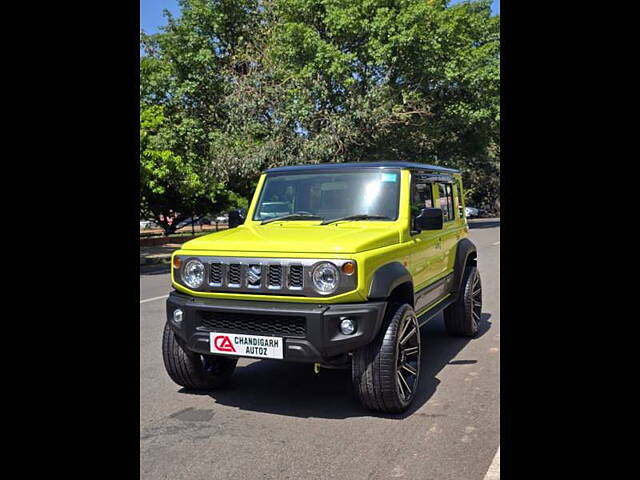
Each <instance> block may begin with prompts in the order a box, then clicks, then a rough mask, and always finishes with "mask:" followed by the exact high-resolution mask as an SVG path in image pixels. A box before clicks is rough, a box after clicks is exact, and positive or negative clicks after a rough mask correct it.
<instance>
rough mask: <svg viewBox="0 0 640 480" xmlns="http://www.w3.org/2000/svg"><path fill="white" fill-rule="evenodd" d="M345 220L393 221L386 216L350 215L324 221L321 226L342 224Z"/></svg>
mask: <svg viewBox="0 0 640 480" xmlns="http://www.w3.org/2000/svg"><path fill="white" fill-rule="evenodd" d="M343 220H391V218H389V217H386V216H384V215H349V216H347V217H340V218H332V219H330V220H324V221H323V222H322V223H321V224H320V225H329V224H330V223H334V222H342V221H343Z"/></svg>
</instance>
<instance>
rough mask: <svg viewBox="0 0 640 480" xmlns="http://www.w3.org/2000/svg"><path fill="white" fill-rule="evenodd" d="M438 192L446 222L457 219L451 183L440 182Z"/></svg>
mask: <svg viewBox="0 0 640 480" xmlns="http://www.w3.org/2000/svg"><path fill="white" fill-rule="evenodd" d="M438 193H439V194H440V208H441V209H442V216H443V217H444V221H445V222H450V221H451V220H454V219H455V215H454V211H453V191H452V188H451V184H450V183H439V184H438Z"/></svg>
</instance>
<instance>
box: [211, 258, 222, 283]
mask: <svg viewBox="0 0 640 480" xmlns="http://www.w3.org/2000/svg"><path fill="white" fill-rule="evenodd" d="M210 267H211V271H210V273H209V283H211V284H212V285H215V286H220V285H222V264H221V263H212V264H211V265H210Z"/></svg>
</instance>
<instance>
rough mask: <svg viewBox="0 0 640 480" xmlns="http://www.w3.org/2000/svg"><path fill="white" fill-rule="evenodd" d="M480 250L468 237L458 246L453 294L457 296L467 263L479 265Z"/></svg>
mask: <svg viewBox="0 0 640 480" xmlns="http://www.w3.org/2000/svg"><path fill="white" fill-rule="evenodd" d="M477 264H478V251H477V249H476V246H475V245H474V243H473V242H472V241H471V240H469V239H468V238H463V239H462V240H460V241H459V242H458V245H457V247H456V260H455V264H454V269H453V291H452V293H453V295H454V296H455V297H456V298H457V296H458V293H459V292H460V287H461V285H462V279H463V277H464V270H465V268H466V267H467V265H474V266H477Z"/></svg>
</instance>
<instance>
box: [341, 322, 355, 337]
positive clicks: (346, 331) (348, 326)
mask: <svg viewBox="0 0 640 480" xmlns="http://www.w3.org/2000/svg"><path fill="white" fill-rule="evenodd" d="M340 331H341V332H342V334H343V335H351V334H352V333H353V332H355V331H356V322H355V320H351V319H350V318H343V319H342V320H341V322H340Z"/></svg>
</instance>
